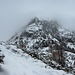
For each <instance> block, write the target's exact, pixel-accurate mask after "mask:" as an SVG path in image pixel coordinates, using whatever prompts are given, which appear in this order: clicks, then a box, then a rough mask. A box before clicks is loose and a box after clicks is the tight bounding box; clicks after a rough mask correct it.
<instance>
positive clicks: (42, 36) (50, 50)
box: [6, 17, 75, 72]
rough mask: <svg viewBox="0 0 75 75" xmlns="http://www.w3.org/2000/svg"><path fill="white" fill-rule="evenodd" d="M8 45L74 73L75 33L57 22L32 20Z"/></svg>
mask: <svg viewBox="0 0 75 75" xmlns="http://www.w3.org/2000/svg"><path fill="white" fill-rule="evenodd" d="M6 44H14V45H16V46H17V48H21V49H22V50H23V51H24V52H26V53H28V54H29V55H31V56H32V57H34V58H38V59H40V60H42V61H43V62H45V63H46V64H48V65H50V66H52V67H54V68H57V69H64V70H65V71H69V72H72V71H73V69H74V66H75V61H74V60H75V54H74V53H75V32H70V31H69V30H66V29H64V28H61V26H60V25H59V24H58V22H57V21H55V20H51V21H47V20H39V19H38V18H36V17H35V18H34V19H32V20H31V21H30V22H29V23H28V25H27V26H26V27H25V28H23V30H21V31H20V32H19V33H16V34H15V35H14V36H13V37H12V38H11V39H9V40H8V41H7V43H6Z"/></svg>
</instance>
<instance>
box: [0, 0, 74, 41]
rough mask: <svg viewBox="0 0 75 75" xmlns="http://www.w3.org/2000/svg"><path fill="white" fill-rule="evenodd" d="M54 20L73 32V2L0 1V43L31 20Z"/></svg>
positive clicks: (45, 0)
mask: <svg viewBox="0 0 75 75" xmlns="http://www.w3.org/2000/svg"><path fill="white" fill-rule="evenodd" d="M34 17H38V18H42V19H48V20H50V19H56V20H57V21H58V22H59V23H60V24H61V25H62V26H63V27H64V28H67V29H69V30H72V31H75V25H74V24H75V0H0V41H1V40H4V41H6V40H7V39H9V38H10V37H11V36H12V35H13V34H14V33H15V32H16V31H18V30H19V29H20V28H22V27H23V26H24V25H26V24H27V23H28V21H29V20H30V19H31V18H34Z"/></svg>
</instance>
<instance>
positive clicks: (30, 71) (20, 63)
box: [0, 45, 67, 75]
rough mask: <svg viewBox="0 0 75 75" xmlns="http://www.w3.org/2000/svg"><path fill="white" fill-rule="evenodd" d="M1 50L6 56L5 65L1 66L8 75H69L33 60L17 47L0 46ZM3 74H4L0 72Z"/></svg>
mask: <svg viewBox="0 0 75 75" xmlns="http://www.w3.org/2000/svg"><path fill="white" fill-rule="evenodd" d="M0 49H1V50H2V53H3V54H4V55H5V58H4V64H0V65H1V67H2V68H3V69H4V70H5V71H6V72H7V73H8V74H7V75H67V74H66V73H65V72H64V71H62V70H54V69H52V68H50V67H48V66H46V64H44V63H43V62H42V61H39V60H37V59H33V58H32V57H30V56H29V55H28V54H26V53H23V52H22V50H20V49H17V48H16V46H13V45H6V46H2V45H0ZM1 74H3V73H2V72H0V75H1ZM5 75H6V74H5Z"/></svg>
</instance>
